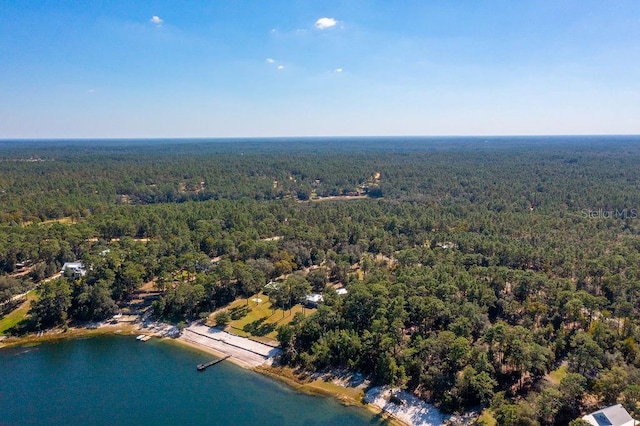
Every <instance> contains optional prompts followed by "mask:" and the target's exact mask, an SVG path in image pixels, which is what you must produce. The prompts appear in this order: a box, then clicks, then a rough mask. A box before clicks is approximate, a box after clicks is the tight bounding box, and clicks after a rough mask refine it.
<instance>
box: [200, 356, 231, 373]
mask: <svg viewBox="0 0 640 426" xmlns="http://www.w3.org/2000/svg"><path fill="white" fill-rule="evenodd" d="M229 358H231V355H227V356H225V357H224V358H220V359H216V360H214V361H210V362H207V363H204V364H198V365H197V367H196V368H197V369H198V371H204V370H206V369H207V368H209V367H211V366H214V365H216V364H217V363H219V362H222V361H224V360H225V359H229Z"/></svg>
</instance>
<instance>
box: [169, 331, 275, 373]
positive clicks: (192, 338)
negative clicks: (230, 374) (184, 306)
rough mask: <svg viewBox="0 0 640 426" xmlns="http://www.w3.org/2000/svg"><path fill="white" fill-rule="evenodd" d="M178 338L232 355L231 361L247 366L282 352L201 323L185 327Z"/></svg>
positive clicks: (218, 352)
mask: <svg viewBox="0 0 640 426" xmlns="http://www.w3.org/2000/svg"><path fill="white" fill-rule="evenodd" d="M178 340H180V341H183V342H186V343H190V344H192V345H196V346H197V347H201V348H207V349H209V350H211V351H215V352H213V353H215V354H216V355H219V356H225V355H231V358H229V360H230V361H232V362H235V363H236V364H239V365H240V366H243V367H246V368H254V367H257V366H259V365H262V364H264V363H266V362H270V361H271V360H273V358H274V357H275V356H277V355H278V354H279V353H280V349H278V348H274V347H272V346H268V345H265V344H263V343H260V342H256V341H253V340H250V339H247V338H244V337H240V336H235V335H233V334H230V333H227V332H225V331H222V330H219V329H217V328H212V327H207V326H205V325H199V324H192V325H190V326H189V327H187V328H185V329H184V330H183V332H182V334H181V335H180V337H179V338H178Z"/></svg>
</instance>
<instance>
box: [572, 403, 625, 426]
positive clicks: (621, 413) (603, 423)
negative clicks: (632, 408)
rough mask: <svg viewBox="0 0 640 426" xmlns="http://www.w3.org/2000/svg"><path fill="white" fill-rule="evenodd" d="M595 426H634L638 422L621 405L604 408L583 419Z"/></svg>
mask: <svg viewBox="0 0 640 426" xmlns="http://www.w3.org/2000/svg"><path fill="white" fill-rule="evenodd" d="M582 420H585V421H587V422H589V423H590V424H592V425H593V426H634V425H635V424H636V421H635V420H634V419H633V418H632V417H631V415H629V413H628V412H627V410H625V409H624V407H623V406H622V405H620V404H617V405H612V406H611V407H607V408H603V409H602V410H598V411H595V412H593V413H591V414H587V415H586V416H584V417H582Z"/></svg>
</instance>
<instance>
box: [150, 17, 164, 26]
mask: <svg viewBox="0 0 640 426" xmlns="http://www.w3.org/2000/svg"><path fill="white" fill-rule="evenodd" d="M149 22H151V23H152V24H155V25H156V26H157V27H161V26H162V23H163V22H164V20H163V19H162V18H160V17H159V16H156V15H153V16H152V17H151V19H149Z"/></svg>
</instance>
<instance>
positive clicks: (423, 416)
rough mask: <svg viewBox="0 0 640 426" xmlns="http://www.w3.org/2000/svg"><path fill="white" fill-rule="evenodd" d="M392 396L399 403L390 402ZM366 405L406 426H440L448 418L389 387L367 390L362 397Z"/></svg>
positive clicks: (414, 398) (429, 406)
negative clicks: (378, 409) (374, 407)
mask: <svg viewBox="0 0 640 426" xmlns="http://www.w3.org/2000/svg"><path fill="white" fill-rule="evenodd" d="M392 395H393V396H394V397H395V399H396V400H397V401H400V403H394V402H391V401H390V398H391V396H392ZM364 401H365V402H366V403H368V404H371V405H374V406H376V407H378V408H380V409H381V410H382V411H384V412H385V413H388V414H390V415H392V416H393V417H395V418H397V419H398V420H400V421H402V422H403V423H405V424H407V425H412V426H437V425H442V424H444V422H445V421H446V420H448V416H445V415H443V414H442V413H441V412H440V411H439V410H438V409H437V408H436V407H434V406H433V405H431V404H428V403H426V402H424V401H422V400H421V399H419V398H417V397H415V396H413V395H411V394H410V393H408V392H405V391H401V390H398V389H391V388H390V387H389V386H377V387H373V388H371V389H369V391H368V392H367V394H366V395H365V397H364Z"/></svg>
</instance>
